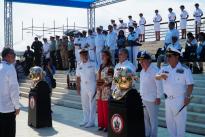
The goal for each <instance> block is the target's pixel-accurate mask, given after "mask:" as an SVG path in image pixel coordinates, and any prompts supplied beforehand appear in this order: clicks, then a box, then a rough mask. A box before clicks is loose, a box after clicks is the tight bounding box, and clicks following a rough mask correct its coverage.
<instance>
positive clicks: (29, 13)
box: [0, 0, 205, 51]
mask: <svg viewBox="0 0 205 137" xmlns="http://www.w3.org/2000/svg"><path fill="white" fill-rule="evenodd" d="M196 2H198V3H200V7H201V9H202V10H204V12H205V2H204V1H203V0H127V1H125V2H121V3H118V4H114V5H110V6H106V7H102V8H99V9H97V10H96V25H97V26H99V25H103V26H107V25H108V23H109V22H110V19H112V18H113V19H116V20H117V19H118V18H123V19H124V20H125V21H127V16H128V15H132V16H133V18H134V20H136V21H138V20H139V17H138V15H139V13H140V12H142V13H144V17H145V18H146V20H147V23H148V24H149V23H152V18H153V16H154V10H155V9H159V11H160V14H161V15H162V18H163V21H167V15H168V11H167V9H168V8H169V7H172V8H173V9H174V11H175V12H176V13H177V18H178V19H179V13H180V9H179V6H180V5H181V4H183V5H185V7H186V10H187V11H188V12H189V14H190V18H193V16H192V15H193V11H194V4H195V3H196ZM3 4H4V3H3V0H1V1H0V26H2V27H0V51H1V49H2V47H3V44H4V42H3V41H4V39H3V35H4V32H3V12H4V11H3ZM86 11H87V10H86V9H78V8H67V7H55V6H42V5H32V4H22V3H14V4H13V23H14V43H15V44H16V43H21V42H22V41H21V23H22V21H23V22H24V25H25V26H31V20H32V18H33V19H34V25H37V26H40V25H41V26H42V24H43V23H45V26H48V27H51V26H53V20H55V21H56V26H62V25H63V24H66V18H68V20H69V25H73V24H74V22H75V25H78V26H87V12H86ZM24 38H25V39H27V41H26V42H24V43H22V44H19V45H18V47H17V46H15V47H14V49H16V50H24V47H26V45H27V44H31V43H32V37H31V34H29V33H24Z"/></svg>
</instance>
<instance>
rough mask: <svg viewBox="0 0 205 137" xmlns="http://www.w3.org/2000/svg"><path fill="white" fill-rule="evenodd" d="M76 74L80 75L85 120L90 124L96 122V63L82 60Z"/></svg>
mask: <svg viewBox="0 0 205 137" xmlns="http://www.w3.org/2000/svg"><path fill="white" fill-rule="evenodd" d="M76 76H77V77H80V80H81V81H80V89H81V91H80V93H81V101H82V108H83V122H84V123H87V124H89V125H93V124H94V123H95V116H96V105H95V97H94V95H95V91H96V64H95V62H92V61H88V62H87V63H83V62H80V63H79V64H78V65H77V69H76Z"/></svg>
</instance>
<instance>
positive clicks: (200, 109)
mask: <svg viewBox="0 0 205 137" xmlns="http://www.w3.org/2000/svg"><path fill="white" fill-rule="evenodd" d="M193 77H194V81H195V86H194V91H193V95H194V98H193V99H192V101H191V104H190V105H189V107H188V117H187V131H188V132H193V133H197V134H202V135H205V74H194V75H193ZM55 78H56V80H57V87H56V88H55V89H53V92H52V103H53V104H56V105H61V106H65V107H71V108H75V109H82V107H81V101H80V96H78V95H77V93H76V91H75V90H68V89H67V83H66V72H65V71H57V73H56V75H55ZM30 83H31V80H28V79H26V80H22V81H21V82H20V91H21V96H23V97H28V92H29V90H30ZM136 86H137V87H139V83H137V84H136ZM159 125H160V126H162V127H166V124H165V109H164V100H162V103H161V105H160V112H159Z"/></svg>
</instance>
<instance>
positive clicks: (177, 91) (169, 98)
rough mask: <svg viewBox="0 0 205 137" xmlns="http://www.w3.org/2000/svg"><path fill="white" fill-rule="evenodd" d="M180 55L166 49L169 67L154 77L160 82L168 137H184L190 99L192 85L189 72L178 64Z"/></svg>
mask: <svg viewBox="0 0 205 137" xmlns="http://www.w3.org/2000/svg"><path fill="white" fill-rule="evenodd" d="M180 55H181V52H180V51H179V50H177V49H175V48H173V47H171V48H168V49H167V52H166V56H167V58H168V59H167V60H168V63H169V65H167V66H164V67H163V68H161V70H160V71H159V73H158V74H157V75H156V79H157V80H162V85H163V90H164V96H165V113H166V124H167V129H168V132H169V135H170V137H185V129H186V118H187V106H188V104H189V103H190V100H191V98H192V96H191V95H192V91H193V85H194V82H193V77H192V73H191V70H190V69H189V68H188V67H187V66H185V65H182V64H181V63H180V62H179V57H180ZM183 107H184V108H183ZM182 108H183V109H182Z"/></svg>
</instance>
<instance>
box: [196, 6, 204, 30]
mask: <svg viewBox="0 0 205 137" xmlns="http://www.w3.org/2000/svg"><path fill="white" fill-rule="evenodd" d="M195 8H196V10H195V11H194V18H195V25H196V34H199V32H200V27H201V17H202V16H203V11H202V10H201V9H200V8H199V4H198V3H196V4H195Z"/></svg>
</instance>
